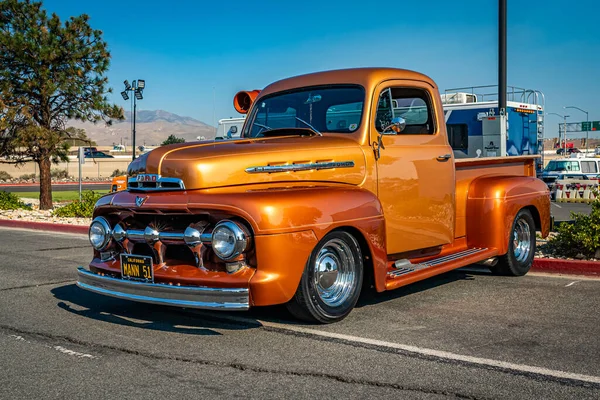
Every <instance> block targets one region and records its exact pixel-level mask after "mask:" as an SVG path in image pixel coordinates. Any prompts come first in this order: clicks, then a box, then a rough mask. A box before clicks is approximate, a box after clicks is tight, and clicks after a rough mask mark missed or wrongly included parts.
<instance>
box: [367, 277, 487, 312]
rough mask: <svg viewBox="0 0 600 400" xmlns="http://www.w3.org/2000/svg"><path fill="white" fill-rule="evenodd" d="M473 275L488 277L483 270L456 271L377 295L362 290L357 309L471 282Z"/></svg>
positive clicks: (370, 291)
mask: <svg viewBox="0 0 600 400" xmlns="http://www.w3.org/2000/svg"><path fill="white" fill-rule="evenodd" d="M475 275H490V273H489V272H487V271H484V270H481V271H479V270H472V269H469V270H462V269H457V270H454V271H449V272H446V273H443V274H440V275H436V276H433V277H431V278H429V279H425V280H422V281H419V282H415V283H411V284H409V285H407V286H404V287H400V288H398V289H395V290H390V291H388V292H383V293H377V292H376V291H375V289H374V288H373V289H370V290H364V291H363V293H362V294H361V296H360V299H359V300H358V303H357V304H356V307H357V308H360V307H363V306H369V305H373V304H379V303H384V302H387V301H393V300H395V299H399V298H402V297H409V296H410V295H412V294H416V293H420V292H424V291H428V290H432V289H435V288H436V287H438V286H443V285H447V284H450V283H452V282H456V281H463V280H473V279H475V278H474V277H473V276H475Z"/></svg>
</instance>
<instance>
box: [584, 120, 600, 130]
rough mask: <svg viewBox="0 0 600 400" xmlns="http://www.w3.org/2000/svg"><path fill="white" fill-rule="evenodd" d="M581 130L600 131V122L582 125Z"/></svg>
mask: <svg viewBox="0 0 600 400" xmlns="http://www.w3.org/2000/svg"><path fill="white" fill-rule="evenodd" d="M581 130H582V131H583V132H587V131H600V121H587V122H582V123H581Z"/></svg>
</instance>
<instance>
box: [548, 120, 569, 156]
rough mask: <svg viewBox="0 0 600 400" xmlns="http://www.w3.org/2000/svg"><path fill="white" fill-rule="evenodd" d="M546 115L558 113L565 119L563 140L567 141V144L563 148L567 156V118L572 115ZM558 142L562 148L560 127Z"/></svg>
mask: <svg viewBox="0 0 600 400" xmlns="http://www.w3.org/2000/svg"><path fill="white" fill-rule="evenodd" d="M546 115H556V116H557V117H561V118H562V119H563V121H564V128H565V130H564V137H563V141H564V142H565V146H564V149H563V155H564V156H566V155H567V118H569V117H570V115H560V114H557V113H546ZM558 144H559V146H558V147H559V148H560V129H559V130H558Z"/></svg>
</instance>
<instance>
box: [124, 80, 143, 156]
mask: <svg viewBox="0 0 600 400" xmlns="http://www.w3.org/2000/svg"><path fill="white" fill-rule="evenodd" d="M123 84H124V85H125V90H123V91H122V92H121V96H123V100H129V95H128V94H127V92H133V131H132V133H131V136H132V140H131V142H132V143H131V148H132V149H133V153H132V155H131V161H134V160H135V112H136V109H137V100H142V99H143V98H144V96H143V95H142V93H143V92H144V88H145V87H146V81H145V80H143V79H138V80H137V81H133V82H132V83H131V85H130V84H129V81H127V79H126V80H125V81H123Z"/></svg>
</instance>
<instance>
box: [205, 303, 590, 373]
mask: <svg viewBox="0 0 600 400" xmlns="http://www.w3.org/2000/svg"><path fill="white" fill-rule="evenodd" d="M197 313H199V314H204V315H208V314H205V313H204V312H202V311H198V312H197ZM210 316H211V317H214V314H210ZM217 318H218V319H226V320H231V321H236V322H243V323H250V324H256V322H257V320H254V319H250V318H245V317H235V316H225V315H223V316H219V317H217ZM258 322H259V323H260V324H262V325H263V326H264V327H267V328H274V329H277V330H280V331H289V332H295V333H301V334H303V335H306V336H313V337H321V338H325V339H337V340H341V341H344V342H347V343H356V344H362V345H369V346H376V347H381V348H388V349H395V350H401V351H404V352H407V353H413V354H418V355H424V356H430V357H435V358H439V359H444V360H451V361H460V362H465V363H469V364H475V365H481V366H486V367H493V368H499V369H503V370H508V371H515V372H518V373H525V374H535V375H542V376H546V377H552V378H556V379H561V380H572V381H580V382H585V383H593V384H600V377H599V376H592V375H583V374H575V373H571V372H566V371H560V370H553V369H548V368H542V367H535V366H531V365H525V364H515V363H510V362H506V361H499V360H492V359H489V358H481V357H473V356H465V355H462V354H456V353H450V352H448V351H442V350H434V349H428V348H425V347H417V346H411V345H406V344H400V343H393V342H386V341H382V340H376V339H368V338H364V337H359V336H352V335H344V334H341V333H334V332H326V331H320V330H317V329H310V328H303V327H299V326H294V325H287V324H280V323H276V322H269V321H262V320H259V321H258Z"/></svg>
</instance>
